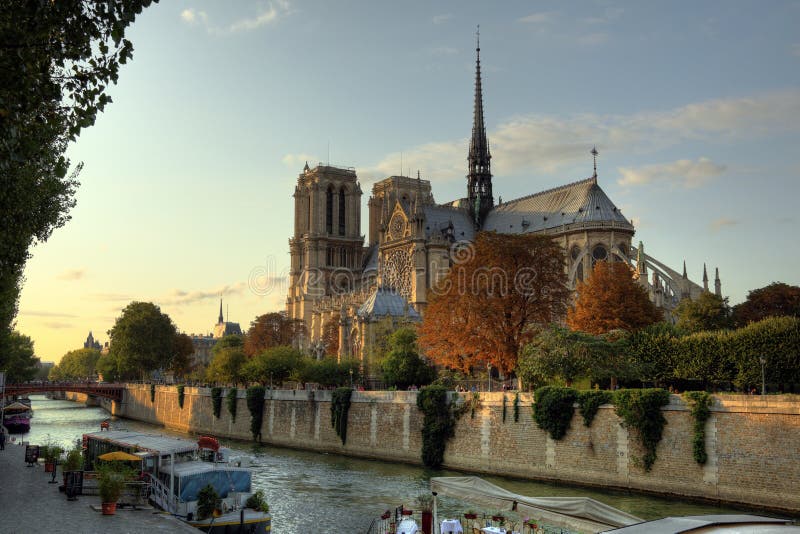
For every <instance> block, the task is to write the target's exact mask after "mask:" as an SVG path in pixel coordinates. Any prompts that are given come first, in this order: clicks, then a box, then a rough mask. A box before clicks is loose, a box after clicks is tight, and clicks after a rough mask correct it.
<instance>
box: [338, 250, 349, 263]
mask: <svg viewBox="0 0 800 534" xmlns="http://www.w3.org/2000/svg"><path fill="white" fill-rule="evenodd" d="M346 266H347V249H344V248H340V249H339V267H346Z"/></svg>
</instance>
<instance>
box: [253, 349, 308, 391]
mask: <svg viewBox="0 0 800 534" xmlns="http://www.w3.org/2000/svg"><path fill="white" fill-rule="evenodd" d="M305 359H306V358H305V357H304V356H303V353H301V352H300V351H298V350H297V349H294V348H292V347H273V348H271V349H267V350H265V351H264V352H262V353H261V354H259V355H257V356H255V357H253V358H251V359H250V361H248V362H247V363H246V364H245V366H244V369H243V371H242V373H243V374H244V376H245V377H246V378H247V379H248V380H251V381H253V382H259V383H261V384H264V385H266V384H273V383H274V384H278V385H280V384H282V383H283V382H284V381H286V380H288V379H289V377H290V376H291V375H292V372H293V371H297V370H299V369H300V368H301V367H302V365H303V360H305Z"/></svg>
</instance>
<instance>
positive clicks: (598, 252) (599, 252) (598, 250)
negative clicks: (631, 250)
mask: <svg viewBox="0 0 800 534" xmlns="http://www.w3.org/2000/svg"><path fill="white" fill-rule="evenodd" d="M606 259H608V251H607V250H606V247H605V246H603V245H597V246H596V247H594V248H593V249H592V268H594V265H595V263H597V262H598V261H604V260H606Z"/></svg>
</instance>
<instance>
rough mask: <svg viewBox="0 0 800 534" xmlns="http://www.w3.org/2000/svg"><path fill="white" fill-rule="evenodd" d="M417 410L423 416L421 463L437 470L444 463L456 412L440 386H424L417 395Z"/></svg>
mask: <svg viewBox="0 0 800 534" xmlns="http://www.w3.org/2000/svg"><path fill="white" fill-rule="evenodd" d="M417 408H419V409H420V411H421V412H422V413H423V414H424V418H423V422H422V463H423V464H425V467H428V468H430V469H439V467H441V465H442V462H443V461H444V450H445V446H446V445H447V440H449V439H450V438H451V437H453V434H454V432H455V427H456V410H455V409H454V407H453V406H451V403H450V401H449V399H448V395H447V389H446V388H444V387H442V386H426V387H424V388H422V389H421V390H420V391H419V393H418V394H417Z"/></svg>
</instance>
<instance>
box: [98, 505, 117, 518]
mask: <svg viewBox="0 0 800 534" xmlns="http://www.w3.org/2000/svg"><path fill="white" fill-rule="evenodd" d="M100 506H101V507H102V509H103V515H114V513H115V512H116V511H117V503H115V502H104V503H102V504H101V505H100Z"/></svg>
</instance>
